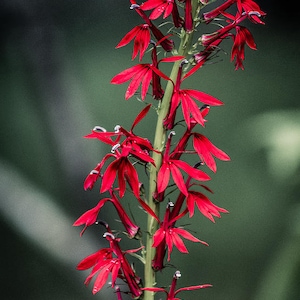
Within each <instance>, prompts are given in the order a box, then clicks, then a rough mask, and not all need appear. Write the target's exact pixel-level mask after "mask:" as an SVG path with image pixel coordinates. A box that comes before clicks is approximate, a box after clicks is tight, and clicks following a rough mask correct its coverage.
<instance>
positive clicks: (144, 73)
mask: <svg viewBox="0 0 300 300" xmlns="http://www.w3.org/2000/svg"><path fill="white" fill-rule="evenodd" d="M183 58H184V57H183V56H172V57H167V58H163V59H161V60H159V61H158V60H157V53H156V45H154V47H153V49H152V63H151V64H138V65H135V66H133V67H131V68H128V69H126V70H124V71H122V72H121V73H119V74H117V75H116V76H114V77H113V78H112V80H111V83H112V84H122V83H124V82H126V81H129V80H130V81H131V82H130V84H129V86H128V88H127V90H126V93H125V99H126V100H128V99H129V98H131V97H132V96H133V95H134V94H135V92H136V91H137V90H138V88H139V86H141V98H142V100H144V99H145V97H146V94H147V92H148V89H149V86H150V84H151V82H152V95H153V98H155V99H161V98H162V97H163V90H162V88H161V85H160V81H159V80H160V78H163V79H165V80H170V78H169V77H168V76H166V75H165V74H164V73H163V72H161V71H160V70H159V69H158V63H159V62H175V61H177V60H180V59H183Z"/></svg>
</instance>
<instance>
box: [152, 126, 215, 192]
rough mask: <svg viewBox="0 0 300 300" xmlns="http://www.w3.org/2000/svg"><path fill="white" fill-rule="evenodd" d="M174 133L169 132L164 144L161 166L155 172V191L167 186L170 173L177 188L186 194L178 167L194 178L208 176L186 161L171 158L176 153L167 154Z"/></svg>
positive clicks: (207, 177)
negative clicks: (156, 172)
mask: <svg viewBox="0 0 300 300" xmlns="http://www.w3.org/2000/svg"><path fill="white" fill-rule="evenodd" d="M173 134H174V132H171V133H170V135H169V138H168V141H167V144H166V150H165V153H164V156H163V163H162V165H161V168H160V169H159V171H158V174H157V192H158V193H162V192H163V191H164V190H165V189H166V188H167V186H168V183H169V180H170V175H172V178H173V180H174V182H175V184H176V185H177V187H178V188H179V190H180V191H181V192H182V193H183V194H184V195H186V196H187V195H188V191H187V188H186V185H185V183H184V180H183V177H182V174H181V172H180V169H181V170H183V171H185V172H186V173H187V174H188V175H189V176H191V177H192V178H194V179H196V180H201V181H206V180H209V179H210V177H209V176H208V175H207V174H206V173H204V172H203V171H201V170H197V169H195V168H193V167H191V166H190V165H189V164H188V163H186V162H184V161H182V160H179V159H173V157H172V156H175V155H176V153H172V154H171V155H170V154H169V151H170V143H171V136H172V135H173Z"/></svg>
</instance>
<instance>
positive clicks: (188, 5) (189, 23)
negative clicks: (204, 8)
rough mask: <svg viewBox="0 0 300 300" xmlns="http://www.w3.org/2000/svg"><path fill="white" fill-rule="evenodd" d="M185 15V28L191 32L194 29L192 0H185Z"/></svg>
mask: <svg viewBox="0 0 300 300" xmlns="http://www.w3.org/2000/svg"><path fill="white" fill-rule="evenodd" d="M184 16H185V17H184V29H185V31H187V32H191V31H192V30H193V17H192V0H185V8H184Z"/></svg>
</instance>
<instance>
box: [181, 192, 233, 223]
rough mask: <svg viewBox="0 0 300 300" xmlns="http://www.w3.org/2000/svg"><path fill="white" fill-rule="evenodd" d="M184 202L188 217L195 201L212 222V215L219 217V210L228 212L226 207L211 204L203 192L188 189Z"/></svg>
mask: <svg viewBox="0 0 300 300" xmlns="http://www.w3.org/2000/svg"><path fill="white" fill-rule="evenodd" d="M186 202H187V208H188V210H189V216H190V218H191V217H192V216H193V215H194V211H195V203H196V205H197V207H198V209H199V211H200V212H201V213H202V214H203V215H204V216H205V217H206V218H208V219H209V220H211V221H212V222H215V220H214V218H213V217H217V218H221V215H220V212H222V213H228V211H227V210H226V209H224V208H222V207H219V206H217V205H215V204H213V203H212V202H211V201H210V200H209V199H208V198H207V197H206V196H205V195H204V194H202V193H200V192H196V191H189V195H188V197H187V200H186Z"/></svg>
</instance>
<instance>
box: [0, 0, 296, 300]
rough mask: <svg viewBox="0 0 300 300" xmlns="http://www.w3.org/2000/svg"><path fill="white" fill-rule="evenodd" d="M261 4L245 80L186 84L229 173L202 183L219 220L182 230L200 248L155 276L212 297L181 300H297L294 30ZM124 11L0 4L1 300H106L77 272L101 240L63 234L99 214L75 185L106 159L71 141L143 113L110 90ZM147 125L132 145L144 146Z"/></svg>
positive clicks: (128, 18)
mask: <svg viewBox="0 0 300 300" xmlns="http://www.w3.org/2000/svg"><path fill="white" fill-rule="evenodd" d="M259 3H260V5H261V8H262V9H263V10H265V11H266V12H267V13H268V16H267V18H266V20H265V21H266V25H265V26H260V25H253V24H250V29H251V31H252V33H253V35H254V37H255V41H256V43H257V46H258V51H249V49H246V61H245V71H237V72H236V71H234V66H233V64H230V63H229V55H225V54H220V59H219V60H220V62H219V63H216V64H211V65H208V66H207V67H205V68H203V69H201V71H200V72H199V75H196V76H194V77H193V79H192V80H191V81H190V82H189V83H190V87H191V88H195V89H200V90H203V91H205V92H207V93H210V94H212V95H214V96H215V97H218V98H220V99H221V100H222V101H224V103H225V106H223V107H219V108H214V109H212V110H211V112H210V115H209V122H208V123H207V127H206V129H205V130H204V131H203V132H204V133H205V134H207V136H209V138H211V140H212V141H213V142H214V143H215V144H216V145H217V146H218V147H220V148H222V149H223V150H225V151H226V152H227V153H228V154H229V155H230V156H231V158H232V161H231V162H230V163H224V162H218V172H217V174H215V175H213V174H211V173H210V175H212V177H213V180H212V182H211V183H210V184H209V186H210V187H211V188H212V189H213V190H214V192H215V194H214V195H213V196H212V197H211V200H212V201H213V202H215V203H216V204H217V205H220V206H222V207H225V208H226V209H228V210H229V211H230V214H229V215H223V216H222V218H221V219H220V220H217V222H216V224H213V223H211V222H210V221H208V220H207V219H205V218H204V217H203V216H200V214H196V216H195V217H194V218H193V220H192V222H191V221H190V220H187V219H186V220H185V221H183V222H182V224H183V223H184V222H186V224H187V223H189V224H190V225H189V226H188V228H190V229H191V230H195V231H197V232H196V233H195V235H197V237H199V238H201V239H203V240H205V241H207V242H208V243H209V244H210V247H208V248H206V247H204V246H202V245H200V246H199V245H195V244H192V243H190V242H186V244H187V247H188V248H189V250H190V255H185V256H183V257H182V256H181V255H178V252H177V251H176V250H174V253H173V258H174V260H173V262H176V259H178V261H179V262H178V264H176V266H175V267H174V268H166V269H165V270H164V271H163V272H162V273H161V274H159V275H158V278H159V280H162V281H159V282H160V283H161V285H163V284H164V285H167V284H169V283H170V281H171V276H172V274H173V272H174V271H175V270H176V268H179V269H180V270H181V272H182V279H180V281H179V282H178V284H179V285H180V286H184V285H195V284H200V283H211V284H213V285H214V288H213V289H207V290H203V291H198V292H197V293H194V292H193V293H189V294H188V293H182V294H181V297H182V298H183V299H207V300H269V299H270V300H271V299H272V300H296V299H300V289H299V284H298V283H299V279H300V268H299V267H300V241H299V236H300V206H299V194H300V190H299V183H300V179H299V178H300V177H299V175H300V171H299V170H300V109H299V104H298V103H299V92H300V87H299V85H300V82H299V75H300V72H299V62H300V59H299V46H300V43H299V29H298V24H297V23H296V17H297V16H296V8H293V7H291V6H292V5H290V7H286V4H285V3H282V4H281V6H280V7H279V6H275V5H274V4H272V1H260V2H259ZM128 8H129V1H124V0H122V1H121V0H114V1H101V0H97V1H96V0H89V1H71V0H61V1H56V0H51V1H49V0H39V1H33V0H29V1H16V0H10V1H8V0H2V1H1V4H0V26H1V27H0V29H1V31H0V34H1V35H0V41H1V48H0V51H1V53H0V72H1V81H0V91H1V109H0V137H1V148H0V196H1V198H0V213H1V219H0V220H1V227H0V228H1V238H2V245H1V260H0V270H1V271H0V276H1V277H0V282H1V283H0V284H1V298H2V299H9V300H10V299H43V300H45V299H55V300H58V299H92V298H93V299H108V298H110V297H109V296H107V293H108V290H104V291H102V292H101V293H100V294H98V295H97V296H94V297H92V296H91V287H89V288H85V287H84V285H83V281H84V277H85V276H86V273H81V272H79V271H76V270H75V266H76V264H77V262H78V261H79V260H80V259H82V258H83V257H85V256H86V255H88V254H89V253H91V252H93V251H95V250H96V249H98V248H99V247H101V246H103V245H104V243H103V241H102V238H101V235H102V233H103V230H102V228H95V229H91V230H90V231H89V232H87V233H86V234H85V235H84V236H83V237H82V238H79V231H80V229H79V228H73V227H72V223H73V222H74V221H75V220H76V218H77V217H78V216H79V215H80V214H81V213H83V212H84V211H85V210H86V209H89V208H91V207H92V206H94V205H95V203H97V201H98V198H99V196H98V193H97V188H98V187H96V188H95V190H94V191H92V192H84V191H83V187H82V183H83V180H84V178H85V176H86V175H87V174H88V172H89V171H90V170H91V169H92V168H93V167H94V166H95V165H96V163H97V162H98V161H99V160H100V159H101V158H102V156H103V155H104V154H105V153H106V151H108V150H109V149H107V148H106V147H104V146H103V145H101V144H100V143H98V142H97V141H91V140H85V139H83V138H82V136H84V135H85V134H87V133H89V131H90V129H91V128H93V127H94V126H95V125H101V126H104V127H106V128H107V129H108V130H112V129H113V128H114V126H115V125H116V124H122V125H124V126H125V127H127V128H129V126H130V124H131V123H132V120H133V118H134V117H135V115H136V114H137V112H138V111H140V109H141V108H142V107H143V106H142V105H141V104H140V103H138V102H136V101H135V100H134V99H131V100H129V101H128V102H126V101H125V100H123V98H124V92H125V85H123V86H112V85H110V84H109V81H110V79H111V78H112V77H113V76H114V75H115V74H116V73H118V72H120V71H121V70H123V69H125V68H128V67H129V66H131V65H132V64H133V63H132V62H131V61H130V55H131V51H132V44H130V45H129V46H128V47H126V48H124V49H123V48H122V49H119V50H115V49H114V47H115V45H116V44H117V43H118V42H119V40H120V39H121V38H122V37H123V36H124V34H125V33H126V32H128V31H129V30H130V29H131V28H132V27H133V26H134V25H136V24H139V22H141V21H140V19H139V18H138V17H137V16H136V15H135V14H134V12H132V11H130V10H129V9H128ZM224 50H226V51H227V52H230V48H229V47H228V48H227V49H224ZM197 76H198V77H197ZM147 120H148V122H149V123H150V125H152V124H153V123H154V122H155V118H154V114H152V115H151V116H149V117H148V118H147ZM149 123H148V124H147V123H146V122H145V123H144V125H143V124H141V126H140V127H139V130H140V133H141V134H143V135H146V134H150V135H151V129H149V128H151V126H150V125H149ZM145 124H146V125H145ZM143 126H144V127H143ZM149 132H150V133H149ZM125 201H127V200H125ZM128 205H130V201H128ZM130 207H131V208H132V209H133V211H134V205H133V203H131V206H130ZM134 213H135V214H136V212H134ZM107 214H112V212H111V211H110V209H109V207H108V208H105V209H104V210H103V212H102V213H101V217H102V218H103V219H108V217H107ZM140 214H141V212H140V213H139V216H136V218H137V219H139V218H140V219H143V217H144V216H142V217H141V216H140ZM110 217H111V216H109V218H110ZM124 246H125V247H126V248H129V247H138V243H136V242H133V244H130V243H128V244H125V245H124ZM136 265H137V269H139V266H138V262H136ZM158 299H159V298H158Z"/></svg>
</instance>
